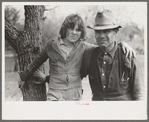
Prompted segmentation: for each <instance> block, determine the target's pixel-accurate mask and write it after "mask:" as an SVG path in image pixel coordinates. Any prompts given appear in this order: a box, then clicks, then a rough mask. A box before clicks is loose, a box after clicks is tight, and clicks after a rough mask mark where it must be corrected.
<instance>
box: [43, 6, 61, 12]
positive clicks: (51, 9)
mask: <svg viewBox="0 0 149 122" xmlns="http://www.w3.org/2000/svg"><path fill="white" fill-rule="evenodd" d="M57 7H59V5H58V6H55V7H54V8H51V9H45V11H51V10H53V9H55V8H57Z"/></svg>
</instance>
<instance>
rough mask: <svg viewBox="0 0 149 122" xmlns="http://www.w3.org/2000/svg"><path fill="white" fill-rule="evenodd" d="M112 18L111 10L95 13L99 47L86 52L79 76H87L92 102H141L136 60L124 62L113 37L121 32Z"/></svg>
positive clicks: (141, 95)
mask: <svg viewBox="0 0 149 122" xmlns="http://www.w3.org/2000/svg"><path fill="white" fill-rule="evenodd" d="M115 20H116V16H115V13H114V12H112V11H111V10H103V11H102V12H98V13H97V15H96V18H95V25H94V27H89V26H88V28H90V29H93V30H94V32H95V38H96V42H97V44H98V45H99V47H97V48H95V49H93V50H92V51H91V50H86V51H85V53H84V57H83V63H82V69H81V74H82V77H85V76H86V75H88V74H89V82H90V86H91V90H92V95H93V97H92V100H93V101H100V100H107V101H113V100H114V101H117V100H121V101H124V100H127V101H128V100H142V98H143V89H144V88H143V75H142V72H141V69H140V66H139V63H138V61H137V59H136V58H133V57H132V58H130V59H129V58H126V56H125V55H124V53H123V52H122V48H121V46H119V45H118V44H117V40H116V34H117V32H118V31H119V28H121V26H120V25H117V24H116V23H115Z"/></svg>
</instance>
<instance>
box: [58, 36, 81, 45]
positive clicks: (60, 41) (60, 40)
mask: <svg viewBox="0 0 149 122" xmlns="http://www.w3.org/2000/svg"><path fill="white" fill-rule="evenodd" d="M78 42H79V41H77V42H76V43H74V44H73V46H74V47H75V45H76V44H77V43H78ZM58 45H59V46H61V45H65V46H67V45H66V44H65V43H64V42H63V40H62V39H61V38H60V37H58Z"/></svg>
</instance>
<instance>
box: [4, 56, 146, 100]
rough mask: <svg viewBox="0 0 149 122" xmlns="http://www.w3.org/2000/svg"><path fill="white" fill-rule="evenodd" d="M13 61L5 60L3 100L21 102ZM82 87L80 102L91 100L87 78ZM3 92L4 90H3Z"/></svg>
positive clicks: (142, 65) (141, 62)
mask: <svg viewBox="0 0 149 122" xmlns="http://www.w3.org/2000/svg"><path fill="white" fill-rule="evenodd" d="M137 58H138V60H139V62H140V65H141V67H142V69H144V55H137ZM13 66H14V59H12V58H6V59H5V100H6V101H21V100H22V94H21V91H20V89H19V88H18V81H19V74H18V73H17V72H13V69H14V67H13ZM45 67H46V69H45V73H46V74H48V67H49V66H48V61H47V62H46V63H45ZM82 84H83V85H82V87H83V89H84V95H83V98H82V101H90V100H91V89H90V86H89V81H88V78H87V77H86V78H84V79H83V80H82ZM3 91H4V89H3Z"/></svg>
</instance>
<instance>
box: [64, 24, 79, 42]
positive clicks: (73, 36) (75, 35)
mask: <svg viewBox="0 0 149 122" xmlns="http://www.w3.org/2000/svg"><path fill="white" fill-rule="evenodd" d="M80 36H81V30H79V28H78V24H77V25H75V27H74V28H73V29H67V34H66V38H67V40H68V41H69V42H71V43H75V42H77V41H78V40H79V39H80Z"/></svg>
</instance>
